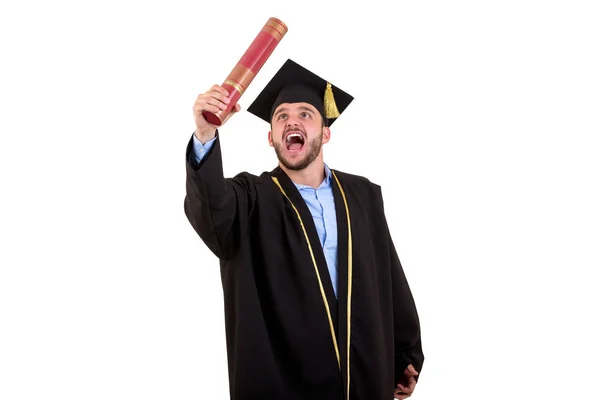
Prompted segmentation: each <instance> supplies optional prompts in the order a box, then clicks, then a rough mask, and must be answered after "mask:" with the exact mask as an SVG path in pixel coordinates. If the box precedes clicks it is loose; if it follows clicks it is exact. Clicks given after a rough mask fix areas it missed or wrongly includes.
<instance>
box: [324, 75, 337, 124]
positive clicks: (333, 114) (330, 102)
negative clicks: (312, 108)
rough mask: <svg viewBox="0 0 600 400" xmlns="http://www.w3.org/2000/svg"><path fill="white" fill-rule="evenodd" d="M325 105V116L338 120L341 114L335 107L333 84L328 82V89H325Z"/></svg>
mask: <svg viewBox="0 0 600 400" xmlns="http://www.w3.org/2000/svg"><path fill="white" fill-rule="evenodd" d="M323 103H324V105H325V116H326V117H327V118H337V117H339V116H340V112H339V111H338V109H337V106H336V105H335V99H334V98H333V90H332V89H331V83H329V82H327V88H326V89H325V98H324V99H323Z"/></svg>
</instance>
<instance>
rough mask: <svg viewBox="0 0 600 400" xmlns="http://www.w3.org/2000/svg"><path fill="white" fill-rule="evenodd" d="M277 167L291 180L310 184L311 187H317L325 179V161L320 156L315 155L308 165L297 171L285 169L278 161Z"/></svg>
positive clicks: (300, 183)
mask: <svg viewBox="0 0 600 400" xmlns="http://www.w3.org/2000/svg"><path fill="white" fill-rule="evenodd" d="M279 167H280V168H281V169H282V170H284V171H285V173H286V174H287V176H289V177H290V179H291V180H292V182H294V183H297V184H299V185H306V186H310V187H312V188H313V189H317V188H318V187H319V186H320V185H321V183H323V180H324V179H325V163H324V162H323V158H322V157H317V158H316V159H315V160H314V161H313V162H312V163H310V165H309V166H308V167H306V168H304V169H301V170H299V171H296V170H290V169H287V168H286V167H285V166H284V165H283V164H281V163H279Z"/></svg>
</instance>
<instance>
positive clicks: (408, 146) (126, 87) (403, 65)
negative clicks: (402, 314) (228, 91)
mask: <svg viewBox="0 0 600 400" xmlns="http://www.w3.org/2000/svg"><path fill="white" fill-rule="evenodd" d="M7 3H8V2H7ZM12 3H13V4H12V5H11V4H5V3H3V5H2V6H1V7H0V43H1V47H0V51H1V56H0V57H1V61H0V68H1V74H0V84H1V86H0V118H1V126H0V133H1V144H0V174H1V175H0V176H1V181H0V190H1V197H0V201H1V207H0V234H1V241H0V246H1V247H0V264H1V270H0V324H1V326H0V327H1V329H0V399H3V400H16V399H62V400H66V399H78V400H79V399H128V400H129V399H161V400H162V399H205V398H210V399H215V400H218V399H227V398H228V383H227V382H228V381H227V364H226V353H225V338H224V325H223V310H222V291H221V282H220V277H219V267H218V260H217V259H216V258H215V257H214V256H213V255H212V253H210V252H209V251H208V250H207V248H206V247H205V246H204V244H203V243H202V242H201V240H200V239H199V238H198V236H197V235H196V234H195V232H194V231H193V229H192V228H191V226H190V225H189V223H188V222H187V220H186V217H185V215H184V212H183V199H184V196H185V185H184V183H185V164H184V162H185V161H184V152H185V146H186V144H187V141H188V140H189V138H190V137H191V134H192V131H193V129H194V125H193V119H192V115H191V109H192V105H193V103H194V100H195V98H196V96H197V95H198V94H200V93H202V92H204V91H205V90H207V89H208V88H209V87H210V86H211V85H212V84H215V83H218V84H220V83H222V82H223V80H224V79H225V78H226V77H227V75H228V74H229V72H230V71H231V69H232V68H233V67H234V65H235V64H236V63H237V61H238V60H239V58H240V57H241V56H242V54H243V53H244V51H245V50H246V48H247V46H248V45H249V44H250V43H251V41H252V40H253V39H254V37H255V36H256V34H257V33H258V31H259V30H260V29H261V28H262V26H263V24H264V23H265V22H266V21H267V19H268V18H269V17H272V16H273V17H278V18H280V19H281V20H282V21H284V22H285V23H286V24H287V25H288V27H289V32H288V34H287V35H286V37H284V39H283V40H282V42H281V43H280V45H279V46H278V47H277V48H276V50H275V52H274V53H273V55H272V56H271V58H270V59H269V60H268V61H267V63H266V64H265V66H264V67H263V69H262V70H261V71H260V73H259V74H258V76H257V77H256V78H255V80H254V81H253V83H252V85H251V86H250V88H249V90H248V91H247V92H246V93H245V94H244V96H243V97H242V99H241V100H240V102H239V103H240V105H241V106H242V109H243V110H244V111H243V112H241V113H239V114H238V115H236V116H235V117H234V118H232V119H231V120H230V122H229V123H228V124H227V125H226V126H225V127H224V128H223V129H222V142H223V144H222V147H223V152H224V168H225V173H226V175H227V176H232V175H234V174H236V173H238V172H241V171H249V172H252V173H256V174H259V173H261V172H262V171H265V170H271V169H273V168H274V167H275V166H276V158H275V155H274V153H273V150H272V149H271V148H270V147H269V146H268V144H267V131H268V126H267V125H266V124H265V123H263V122H262V121H260V120H258V119H257V118H256V117H254V116H252V115H250V114H249V113H247V112H245V109H246V107H247V106H248V105H249V104H250V103H251V102H252V100H254V98H255V97H256V95H257V94H258V92H259V91H260V90H261V89H262V87H263V85H264V84H266V82H268V80H269V79H270V78H271V76H272V75H273V74H274V73H275V72H276V70H277V69H278V68H279V67H280V66H281V64H283V62H284V61H285V60H286V59H287V58H291V59H293V60H295V61H297V62H299V63H300V64H302V65H304V66H306V67H307V68H309V69H311V70H313V71H314V72H316V73H318V74H319V75H321V76H322V77H324V78H325V79H328V80H331V81H332V82H333V83H334V84H336V85H338V86H339V87H341V88H343V89H344V90H346V91H348V92H349V93H351V94H352V95H354V96H355V99H356V100H355V101H354V102H353V103H352V104H351V105H350V107H349V108H348V110H347V111H346V112H345V113H344V114H343V116H342V117H341V118H340V119H339V120H338V121H337V122H336V124H335V125H334V126H333V129H332V140H331V142H330V143H329V144H327V145H326V146H325V160H326V162H327V163H328V164H329V165H330V166H331V167H333V168H337V169H339V170H343V171H347V172H351V173H357V174H361V175H364V176H367V177H369V178H370V179H371V180H372V181H374V182H376V183H378V184H380V185H382V187H383V191H384V197H385V204H386V210H387V215H388V219H389V223H390V226H391V229H392V234H393V237H394V240H395V242H396V245H397V247H398V251H399V254H400V257H401V260H402V262H403V265H404V268H405V271H406V274H407V276H408V278H409V281H410V284H411V286H412V289H413V293H414V296H415V299H416V302H417V306H418V308H419V313H420V317H421V322H422V329H423V346H424V351H425V354H426V361H425V366H424V370H423V373H422V376H421V379H420V382H419V384H418V385H417V390H416V392H415V394H414V396H413V398H414V399H504V398H511V399H559V398H560V399H565V398H568V399H597V398H599V397H598V396H599V395H598V390H597V385H596V384H595V383H597V377H598V373H599V372H600V368H599V367H598V359H599V357H600V348H599V345H598V337H600V330H599V329H598V327H597V326H596V323H597V322H598V303H599V301H598V300H599V298H598V297H599V296H598V294H597V286H598V279H597V278H596V277H595V276H596V272H597V271H596V270H597V269H598V268H599V267H600V255H599V243H600V228H599V226H600V212H599V208H600V207H599V204H600V194H599V177H598V175H599V171H600V161H599V157H598V154H599V151H600V148H599V145H598V135H599V134H600V113H599V110H600V72H599V71H600V56H599V50H600V24H599V23H598V21H599V20H600V14H599V12H598V10H597V8H596V7H595V5H594V3H595V2H593V1H587V2H586V1H526V0H519V1H496V2H490V1H486V2H484V1H452V2H450V1H419V2H416V1H414V2H399V3H397V4H395V5H394V8H393V9H392V8H390V7H391V5H392V3H391V2H390V3H389V4H388V3H384V2H382V1H368V2H364V3H355V5H350V3H349V2H330V1H319V2H312V1H306V0H303V1H301V2H283V1H272V2H267V1H259V0H254V1H248V2H243V3H242V2H240V4H235V3H233V2H220V1H212V2H207V1H187V2H184V1H169V2H163V3H162V4H160V3H159V2H152V1H147V2H142V1H136V2H134V1H104V2H76V1H70V2H68V1H52V2H41V1H37V2H34V1H21V2H19V3H18V6H17V5H15V4H16V2H12ZM342 14H343V15H342ZM390 398H391V395H390Z"/></svg>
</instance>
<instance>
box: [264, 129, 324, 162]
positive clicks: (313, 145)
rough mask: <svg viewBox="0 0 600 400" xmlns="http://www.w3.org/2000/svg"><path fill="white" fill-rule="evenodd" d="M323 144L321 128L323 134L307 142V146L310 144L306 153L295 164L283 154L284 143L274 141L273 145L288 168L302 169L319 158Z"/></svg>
mask: <svg viewBox="0 0 600 400" xmlns="http://www.w3.org/2000/svg"><path fill="white" fill-rule="evenodd" d="M322 145H323V130H321V134H320V135H319V136H318V137H316V138H314V139H313V140H311V141H310V142H308V143H307V144H305V146H308V150H307V151H306V155H305V156H304V157H303V158H302V159H300V160H298V161H296V163H295V164H293V163H292V162H291V161H289V160H287V159H286V158H285V156H284V155H283V151H284V147H283V146H284V144H283V143H275V142H273V147H274V148H275V154H277V158H278V159H279V162H280V163H281V164H283V166H284V167H286V168H287V169H289V170H291V171H300V170H302V169H304V168H306V167H308V166H309V165H310V164H311V163H312V162H313V161H314V160H315V159H316V158H317V156H318V155H319V153H320V152H321V146H322Z"/></svg>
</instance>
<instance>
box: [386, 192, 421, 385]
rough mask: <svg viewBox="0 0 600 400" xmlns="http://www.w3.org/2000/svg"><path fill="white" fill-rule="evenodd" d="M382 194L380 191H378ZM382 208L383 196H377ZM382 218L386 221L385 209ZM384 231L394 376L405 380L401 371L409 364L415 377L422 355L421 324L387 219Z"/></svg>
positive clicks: (419, 368) (399, 379) (419, 369)
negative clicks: (387, 265)
mask: <svg viewBox="0 0 600 400" xmlns="http://www.w3.org/2000/svg"><path fill="white" fill-rule="evenodd" d="M380 194H381V192H380ZM380 201H381V203H380V206H381V208H382V210H383V197H380ZM383 213H384V216H383V218H384V220H385V218H386V217H385V211H383ZM385 228H386V230H387V237H388V248H389V253H390V254H389V259H390V270H391V281H392V300H393V305H392V308H393V316H394V351H395V357H394V360H395V362H394V370H395V372H394V376H395V382H396V383H404V382H405V378H404V371H405V370H406V368H407V367H408V365H409V364H412V365H413V367H415V369H416V370H417V372H419V375H417V376H416V379H417V380H418V378H419V376H420V373H421V369H422V368H423V362H424V360H425V357H424V355H423V350H422V346H421V327H420V322H419V315H418V313H417V308H416V305H415V301H414V298H413V295H412V292H411V289H410V286H409V284H408V281H407V279H406V275H405V273H404V269H403V268H402V263H401V262H400V258H399V257H398V253H397V251H396V247H395V245H394V241H393V239H392V235H391V233H390V230H389V225H388V224H387V220H385Z"/></svg>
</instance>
